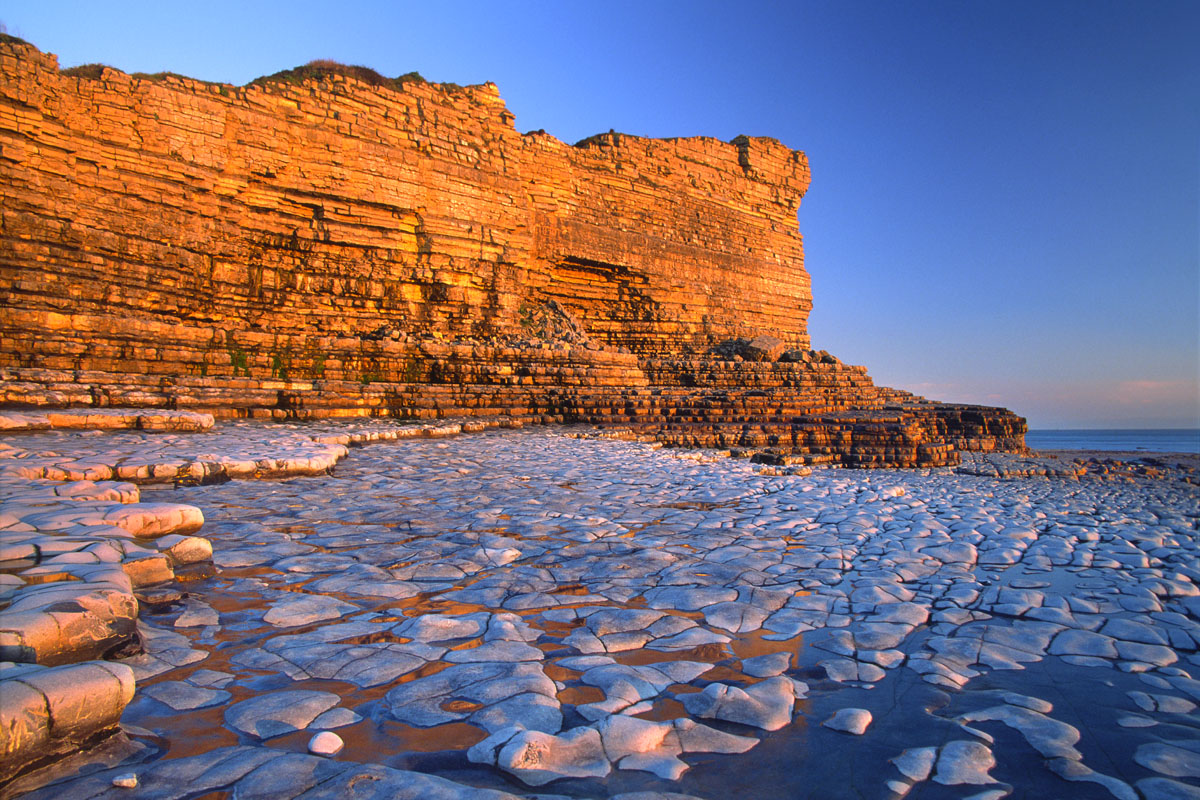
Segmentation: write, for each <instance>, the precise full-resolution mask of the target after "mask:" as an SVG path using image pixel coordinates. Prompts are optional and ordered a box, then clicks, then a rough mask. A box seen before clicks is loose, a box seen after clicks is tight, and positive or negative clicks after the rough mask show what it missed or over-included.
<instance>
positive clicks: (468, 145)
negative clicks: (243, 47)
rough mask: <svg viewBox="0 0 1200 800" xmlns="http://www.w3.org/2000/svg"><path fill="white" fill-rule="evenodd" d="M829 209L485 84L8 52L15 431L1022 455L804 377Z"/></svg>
mask: <svg viewBox="0 0 1200 800" xmlns="http://www.w3.org/2000/svg"><path fill="white" fill-rule="evenodd" d="M808 184H809V170H808V162H807V159H806V158H805V156H804V154H803V153H800V152H796V151H792V150H790V149H788V148H787V147H785V146H783V145H781V144H780V143H779V142H777V141H775V140H773V139H766V138H748V137H738V138H737V139H735V140H733V141H732V142H728V143H726V142H720V141H717V140H715V139H710V138H687V139H667V140H656V139H644V138H639V137H632V136H626V135H623V134H617V133H609V134H601V135H599V136H595V137H592V138H590V139H587V140H585V141H583V142H580V143H578V144H576V145H574V146H571V145H566V144H564V143H562V142H560V141H558V140H557V139H555V138H553V137H551V136H548V135H546V134H544V133H542V132H535V133H529V134H520V133H518V132H517V131H516V129H515V128H514V127H513V115H512V114H511V113H510V112H509V111H508V110H507V109H506V107H505V105H504V103H503V101H502V100H501V99H500V97H499V93H498V91H497V89H496V87H495V86H494V85H492V84H484V85H482V86H470V87H457V86H450V85H440V86H439V85H434V84H429V83H426V82H424V81H423V80H420V79H419V78H417V77H411V76H410V77H407V78H403V79H395V80H388V79H382V78H380V77H379V76H377V75H375V74H374V73H371V72H370V71H367V70H362V69H357V68H344V67H340V66H337V65H324V66H321V65H318V66H310V67H306V68H301V69H297V70H293V71H290V72H286V73H280V74H278V75H275V76H271V77H268V78H264V79H260V80H258V81H255V82H254V83H252V84H249V85H246V86H243V87H233V86H227V85H218V84H209V83H204V82H201V81H196V80H191V79H187V78H182V77H178V76H174V75H162V76H136V75H127V74H125V73H122V72H120V71H117V70H115V69H110V68H106V67H88V68H78V69H75V70H67V71H60V70H59V69H58V65H57V60H56V58H55V57H54V56H53V55H49V54H44V53H41V52H40V51H38V50H37V49H36V48H34V47H33V46H31V45H28V44H26V43H23V42H20V41H19V40H15V39H12V38H4V40H3V41H0V193H2V200H3V208H2V210H0V290H2V291H3V292H4V294H5V296H6V299H7V301H6V303H5V305H4V308H3V311H2V312H0V370H3V372H0V379H3V388H2V393H0V402H6V403H9V404H33V405H117V406H121V405H158V406H163V405H165V406H170V407H189V408H200V409H206V410H212V411H214V412H216V413H220V414H225V415H230V414H239V415H240V414H252V415H263V414H270V415H273V416H293V417H295V416H300V417H303V416H321V415H330V414H348V413H355V414H357V413H369V414H378V413H388V414H395V415H399V416H416V417H421V416H436V415H448V414H463V413H466V414H507V415H511V416H516V417H531V418H539V419H541V418H549V419H563V420H576V421H579V420H582V421H594V422H599V423H610V424H611V423H616V422H620V423H622V424H632V425H634V426H635V427H637V428H639V429H640V430H641V431H642V432H643V433H648V434H649V435H654V436H656V437H657V438H660V439H661V440H663V441H667V442H670V443H676V444H713V443H717V444H736V443H738V442H742V443H743V444H746V445H747V446H759V445H755V444H752V443H754V442H758V440H760V439H762V440H763V441H762V442H760V443H759V444H761V445H768V446H773V447H779V448H781V449H783V450H787V451H788V452H795V453H801V454H803V453H809V454H819V453H818V451H819V450H821V449H822V448H824V449H826V450H828V451H829V452H828V453H825V454H824V455H829V456H830V460H836V461H843V462H844V463H861V464H863V465H868V464H875V465H883V464H891V463H937V462H945V461H947V460H949V459H952V458H953V455H952V450H953V448H952V447H951V445H952V444H957V445H959V446H978V447H985V448H990V447H1003V448H1019V447H1021V446H1022V442H1021V435H1022V434H1023V432H1024V427H1023V426H1024V423H1023V421H1022V420H1020V418H1018V417H1015V416H1013V415H1011V414H1009V413H1008V412H1003V411H1002V410H993V411H991V412H984V411H979V412H978V415H979V416H980V419H983V420H985V421H984V422H982V423H979V424H976V423H971V424H965V423H962V422H961V418H962V417H963V415H962V412H960V411H954V410H953V409H952V407H945V406H938V405H935V404H929V403H926V402H924V401H922V400H921V399H920V398H914V397H912V396H911V395H908V394H907V393H903V392H896V391H893V390H884V389H880V388H878V387H875V386H874V385H873V384H872V383H871V381H870V379H869V378H868V377H867V376H866V374H865V371H864V370H862V369H861V368H855V367H847V366H845V365H842V364H840V363H839V362H837V361H836V360H835V359H832V358H831V357H828V356H824V355H821V354H813V353H812V352H811V351H810V350H809V347H810V342H809V337H808V333H807V317H808V312H809V310H810V309H811V307H812V298H811V291H810V283H809V279H808V273H807V272H806V271H805V268H804V258H803V249H802V241H801V236H800V234H799V232H798V230H797V228H796V211H797V208H798V207H799V204H800V201H801V199H802V198H803V196H804V193H805V192H806V190H807V188H808ZM764 334H766V335H769V336H770V337H773V338H774V339H775V340H777V341H775V342H772V343H769V345H768V347H767V348H766V350H762V349H761V348H760V349H758V350H756V349H754V348H750V349H746V342H747V341H749V340H751V339H754V338H755V337H757V336H761V335H764ZM722 348H724V349H722ZM739 348H741V349H739ZM781 354H786V355H784V356H783V357H782V358H783V360H780V359H781ZM747 359H763V361H762V363H758V362H757V361H756V362H755V363H753V364H752V363H750V361H748V360H747ZM751 393H758V394H751ZM764 393H765V394H766V395H768V396H770V397H771V398H773V400H772V402H771V403H769V404H768V405H769V406H770V408H766V407H760V406H761V403H758V401H757V400H755V399H753V398H754V397H758V396H760V395H762V394H764ZM643 395H644V396H645V397H651V398H658V399H656V400H654V401H652V402H651V401H644V400H643V399H639V398H642V397H643ZM664 398H666V399H664ZM681 408H689V409H691V410H690V411H689V412H688V413H681V412H680V411H679V409H681ZM637 409H640V411H637ZM877 412H886V413H884V418H883V421H878V420H877V419H876V417H877ZM974 413H976V412H970V413H969V414H968V416H970V414H974ZM829 414H835V415H839V416H837V417H836V418H832V417H828V415H829ZM822 415H824V421H820V420H819V419H818V418H819V417H822ZM802 418H803V419H802ZM947 419H958V420H959V421H958V422H952V423H946V422H945V420H947ZM939 420H940V421H939ZM947 424H949V428H947V427H946V425H947ZM764 425H765V426H766V428H764V430H769V432H767V433H764V434H762V435H761V436H759V435H758V434H756V433H754V431H753V430H752V429H756V428H763V426H764ZM806 425H811V426H815V428H813V430H814V431H817V432H818V433H819V432H820V431H825V432H826V433H828V432H830V431H849V432H851V433H853V432H855V431H857V434H855V435H854V436H848V437H843V438H844V439H845V441H841V440H839V441H841V443H840V444H839V443H836V442H835V443H834V444H832V445H831V444H828V443H818V442H817V440H819V439H822V436H816V438H813V436H810V435H808V434H806V433H803V432H804V431H805V430H807V429H806V428H805V426H806ZM964 425H965V427H964ZM798 426H799V427H798ZM864 426H866V427H864ZM880 426H882V427H880ZM889 426H890V427H889ZM939 426H941V429H939ZM876 428H878V429H879V430H884V429H886V431H887V432H885V433H878V432H876V433H870V431H874V430H876ZM942 429H944V430H942ZM855 436H857V438H858V444H853V443H852V442H851V440H853V439H855ZM797 437H799V438H797ZM825 438H828V437H825ZM833 438H834V439H837V438H838V437H833ZM868 441H871V442H875V444H872V445H870V446H869V447H868V446H867V445H866V444H865V443H866V442H868ZM887 442H891V445H888V444H887ZM972 442H974V444H971V443H972ZM897 443H899V450H897ZM864 447H866V449H863V448H864ZM872 448H874V449H872ZM922 448H924V450H922ZM939 448H940V449H939ZM893 450H897V452H896V453H893V452H891V451H893ZM919 451H920V452H923V453H925V454H926V455H924V456H921V455H919ZM855 453H857V455H855Z"/></svg>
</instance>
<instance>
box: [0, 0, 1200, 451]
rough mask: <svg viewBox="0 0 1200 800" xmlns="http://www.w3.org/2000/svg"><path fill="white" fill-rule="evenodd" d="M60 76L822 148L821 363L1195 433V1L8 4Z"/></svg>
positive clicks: (810, 257) (816, 237)
mask: <svg viewBox="0 0 1200 800" xmlns="http://www.w3.org/2000/svg"><path fill="white" fill-rule="evenodd" d="M0 22H2V23H3V24H5V25H6V27H7V28H8V32H9V33H11V34H14V35H17V36H20V37H22V38H24V39H27V40H29V41H30V42H32V43H33V44H35V45H37V46H38V47H40V48H41V49H42V50H45V51H48V52H52V53H56V54H57V55H58V56H59V63H60V64H61V65H62V66H73V65H77V64H83V63H88V62H103V63H106V64H110V65H112V66H115V67H118V68H120V69H124V70H126V71H128V72H137V71H141V72H158V71H172V72H178V73H182V74H186V75H191V76H193V77H197V78H203V79H206V80H216V81H227V82H231V83H238V84H240V83H245V82H247V81H249V80H251V79H253V78H255V77H257V76H259V75H263V74H268V73H272V72H276V71H279V70H281V69H285V68H289V67H293V66H297V65H299V64H303V63H305V62H307V61H310V60H312V59H314V58H333V59H336V60H339V61H343V62H346V63H352V64H364V65H366V66H370V67H373V68H375V69H377V70H379V71H380V72H382V73H384V74H386V75H399V74H402V73H405V72H409V71H412V70H417V71H419V72H421V74H423V75H424V76H425V77H426V78H429V79H430V80H435V81H453V82H455V83H462V84H467V83H482V82H484V81H488V80H491V81H494V82H496V83H497V84H498V85H499V86H500V91H501V94H502V96H503V97H504V98H505V100H506V101H507V102H508V105H509V108H510V109H511V110H512V111H513V112H514V113H515V114H516V116H517V127H518V128H519V129H520V130H534V129H538V128H543V129H545V130H546V131H547V132H549V133H551V134H554V135H555V136H557V137H559V138H560V139H563V140H565V141H567V142H574V141H577V140H579V139H582V138H584V137H586V136H589V135H591V134H593V133H597V132H600V131H607V130H609V129H616V130H618V131H622V132H624V133H630V134H637V135H642V136H691V135H707V136H716V137H719V138H721V139H725V140H728V139H731V138H733V137H734V136H737V135H739V134H743V133H745V134H748V135H756V136H774V137H775V138H777V139H779V140H781V141H782V142H784V143H785V144H787V145H789V146H791V147H794V148H797V149H800V150H804V151H806V152H807V153H808V156H809V160H810V162H811V165H812V173H813V183H812V187H811V189H810V190H809V194H808V196H807V197H806V198H805V200H804V203H803V205H802V206H801V209H800V212H799V224H800V230H801V231H802V232H803V234H804V237H805V251H806V262H807V266H808V269H809V272H810V273H811V274H812V280H813V295H814V304H815V307H814V310H813V313H812V317H811V320H810V327H811V332H812V338H813V344H814V347H817V348H820V349H826V350H828V351H830V352H831V353H833V354H834V355H836V356H838V357H839V358H841V359H842V360H843V361H848V362H850V363H856V364H865V365H867V367H868V368H869V369H870V372H871V375H872V376H873V377H874V378H875V380H876V382H878V383H881V384H885V385H891V386H898V387H901V388H906V389H910V390H913V391H916V392H918V393H921V394H925V395H926V396H929V397H931V398H934V399H941V400H951V401H964V402H980V403H990V404H998V405H1004V406H1007V407H1009V408H1012V409H1013V410H1015V411H1017V412H1018V413H1020V414H1023V415H1025V416H1027V417H1028V418H1029V422H1030V426H1031V427H1034V428H1055V427H1200V45H1198V44H1197V43H1198V42H1200V2H1196V0H1182V1H1181V2H1158V1H1156V0H1140V1H1139V2H1125V3H1112V2H1104V0H1087V1H1086V2H1084V1H1083V0H1079V1H1078V2H1062V1H1061V0H1043V1H1040V2H1013V1H1012V0H1006V1H1005V2H990V3H985V2H959V1H958V0H955V1H953V2H921V1H919V0H916V1H914V2H890V0H878V2H853V1H852V0H849V1H841V0H837V1H835V0H829V2H800V1H796V2H789V1H788V0H780V1H779V2H758V1H757V0H740V2H728V1H725V2H703V1H702V0H695V1H694V2H684V1H683V0H680V2H654V1H653V0H641V1H640V2H624V1H623V0H605V1H604V2H602V3H583V2H570V1H567V0H564V1H563V2H546V3H534V2H528V3H523V2H479V3H457V2H444V1H443V0H421V1H420V2H411V3H410V2H373V3H368V2H353V1H352V0H342V2H337V3H331V2H329V0H322V2H308V1H307V0H293V1H292V2H287V3H280V4H277V5H273V4H271V3H267V2H248V1H246V0H242V1H240V2H205V3H173V2H163V1H162V0H157V1H156V2H146V3H121V2H107V3H96V2H94V0H92V1H91V2H79V3H66V2H54V1H53V0H5V2H4V3H3V4H2V5H0Z"/></svg>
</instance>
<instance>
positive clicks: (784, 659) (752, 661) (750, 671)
mask: <svg viewBox="0 0 1200 800" xmlns="http://www.w3.org/2000/svg"><path fill="white" fill-rule="evenodd" d="M791 663H792V654H791V653H767V654H766V655H761V656H754V657H753V658H747V659H743V661H742V672H745V673H746V674H747V675H752V676H754V677H755V678H769V677H771V676H773V675H780V674H782V673H783V672H785V671H787V668H788V666H789V665H790V664H791Z"/></svg>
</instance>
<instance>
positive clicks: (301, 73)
mask: <svg viewBox="0 0 1200 800" xmlns="http://www.w3.org/2000/svg"><path fill="white" fill-rule="evenodd" d="M0 37H3V39H15V37H12V36H8V35H7V34H3V33H0ZM3 39H0V41H3ZM16 41H18V42H19V41H21V40H20V39H16ZM106 69H116V68H115V67H110V66H109V65H108V64H98V63H97V64H80V65H79V66H77V67H67V68H66V69H62V70H59V72H60V73H61V74H62V75H67V76H69V77H72V78H87V79H89V80H99V79H100V78H101V77H102V76H103V75H104V70H106ZM117 71H118V72H119V71H120V70H117ZM326 75H345V76H347V77H350V78H356V79H357V80H360V81H362V82H363V83H365V84H367V85H368V86H381V87H385V88H388V89H403V88H404V85H405V84H406V83H429V81H427V80H425V78H424V77H422V76H421V73H419V72H409V73H407V74H405V75H401V76H400V77H398V78H387V77H384V76H383V75H380V74H379V73H378V72H376V71H375V70H373V69H371V68H370V67H362V66H357V65H350V64H342V63H339V62H337V61H331V60H329V59H325V58H321V59H317V60H316V61H310V62H308V63H307V64H305V65H304V66H301V67H295V68H294V69H285V70H283V71H282V72H276V73H274V74H273V75H263V76H262V77H259V78H255V79H254V80H252V81H250V82H249V83H248V84H246V85H247V86H266V85H270V84H272V83H286V84H293V85H298V84H301V83H303V82H304V81H306V80H308V79H310V78H314V79H319V78H323V77H325V76H326ZM130 77H133V78H138V79H141V80H149V81H161V80H163V79H165V78H179V79H181V80H194V79H191V78H188V77H187V76H186V75H179V74H178V73H175V72H153V73H151V72H135V73H133V74H132V75H131V76H130ZM200 83H210V81H200ZM437 85H438V86H440V87H442V88H443V89H447V90H449V91H457V90H459V89H462V87H461V86H459V85H458V84H457V83H440V84H437Z"/></svg>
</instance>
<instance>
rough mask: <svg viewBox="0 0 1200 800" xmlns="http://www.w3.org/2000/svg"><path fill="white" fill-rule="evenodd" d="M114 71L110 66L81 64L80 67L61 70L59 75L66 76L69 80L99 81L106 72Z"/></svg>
mask: <svg viewBox="0 0 1200 800" xmlns="http://www.w3.org/2000/svg"><path fill="white" fill-rule="evenodd" d="M106 69H112V67H110V66H109V65H108V64H80V65H79V66H78V67H67V68H66V69H60V70H59V74H61V75H66V76H67V77H69V78H87V79H88V80H92V81H95V80H99V79H100V76H101V75H103V74H104V70H106Z"/></svg>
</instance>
